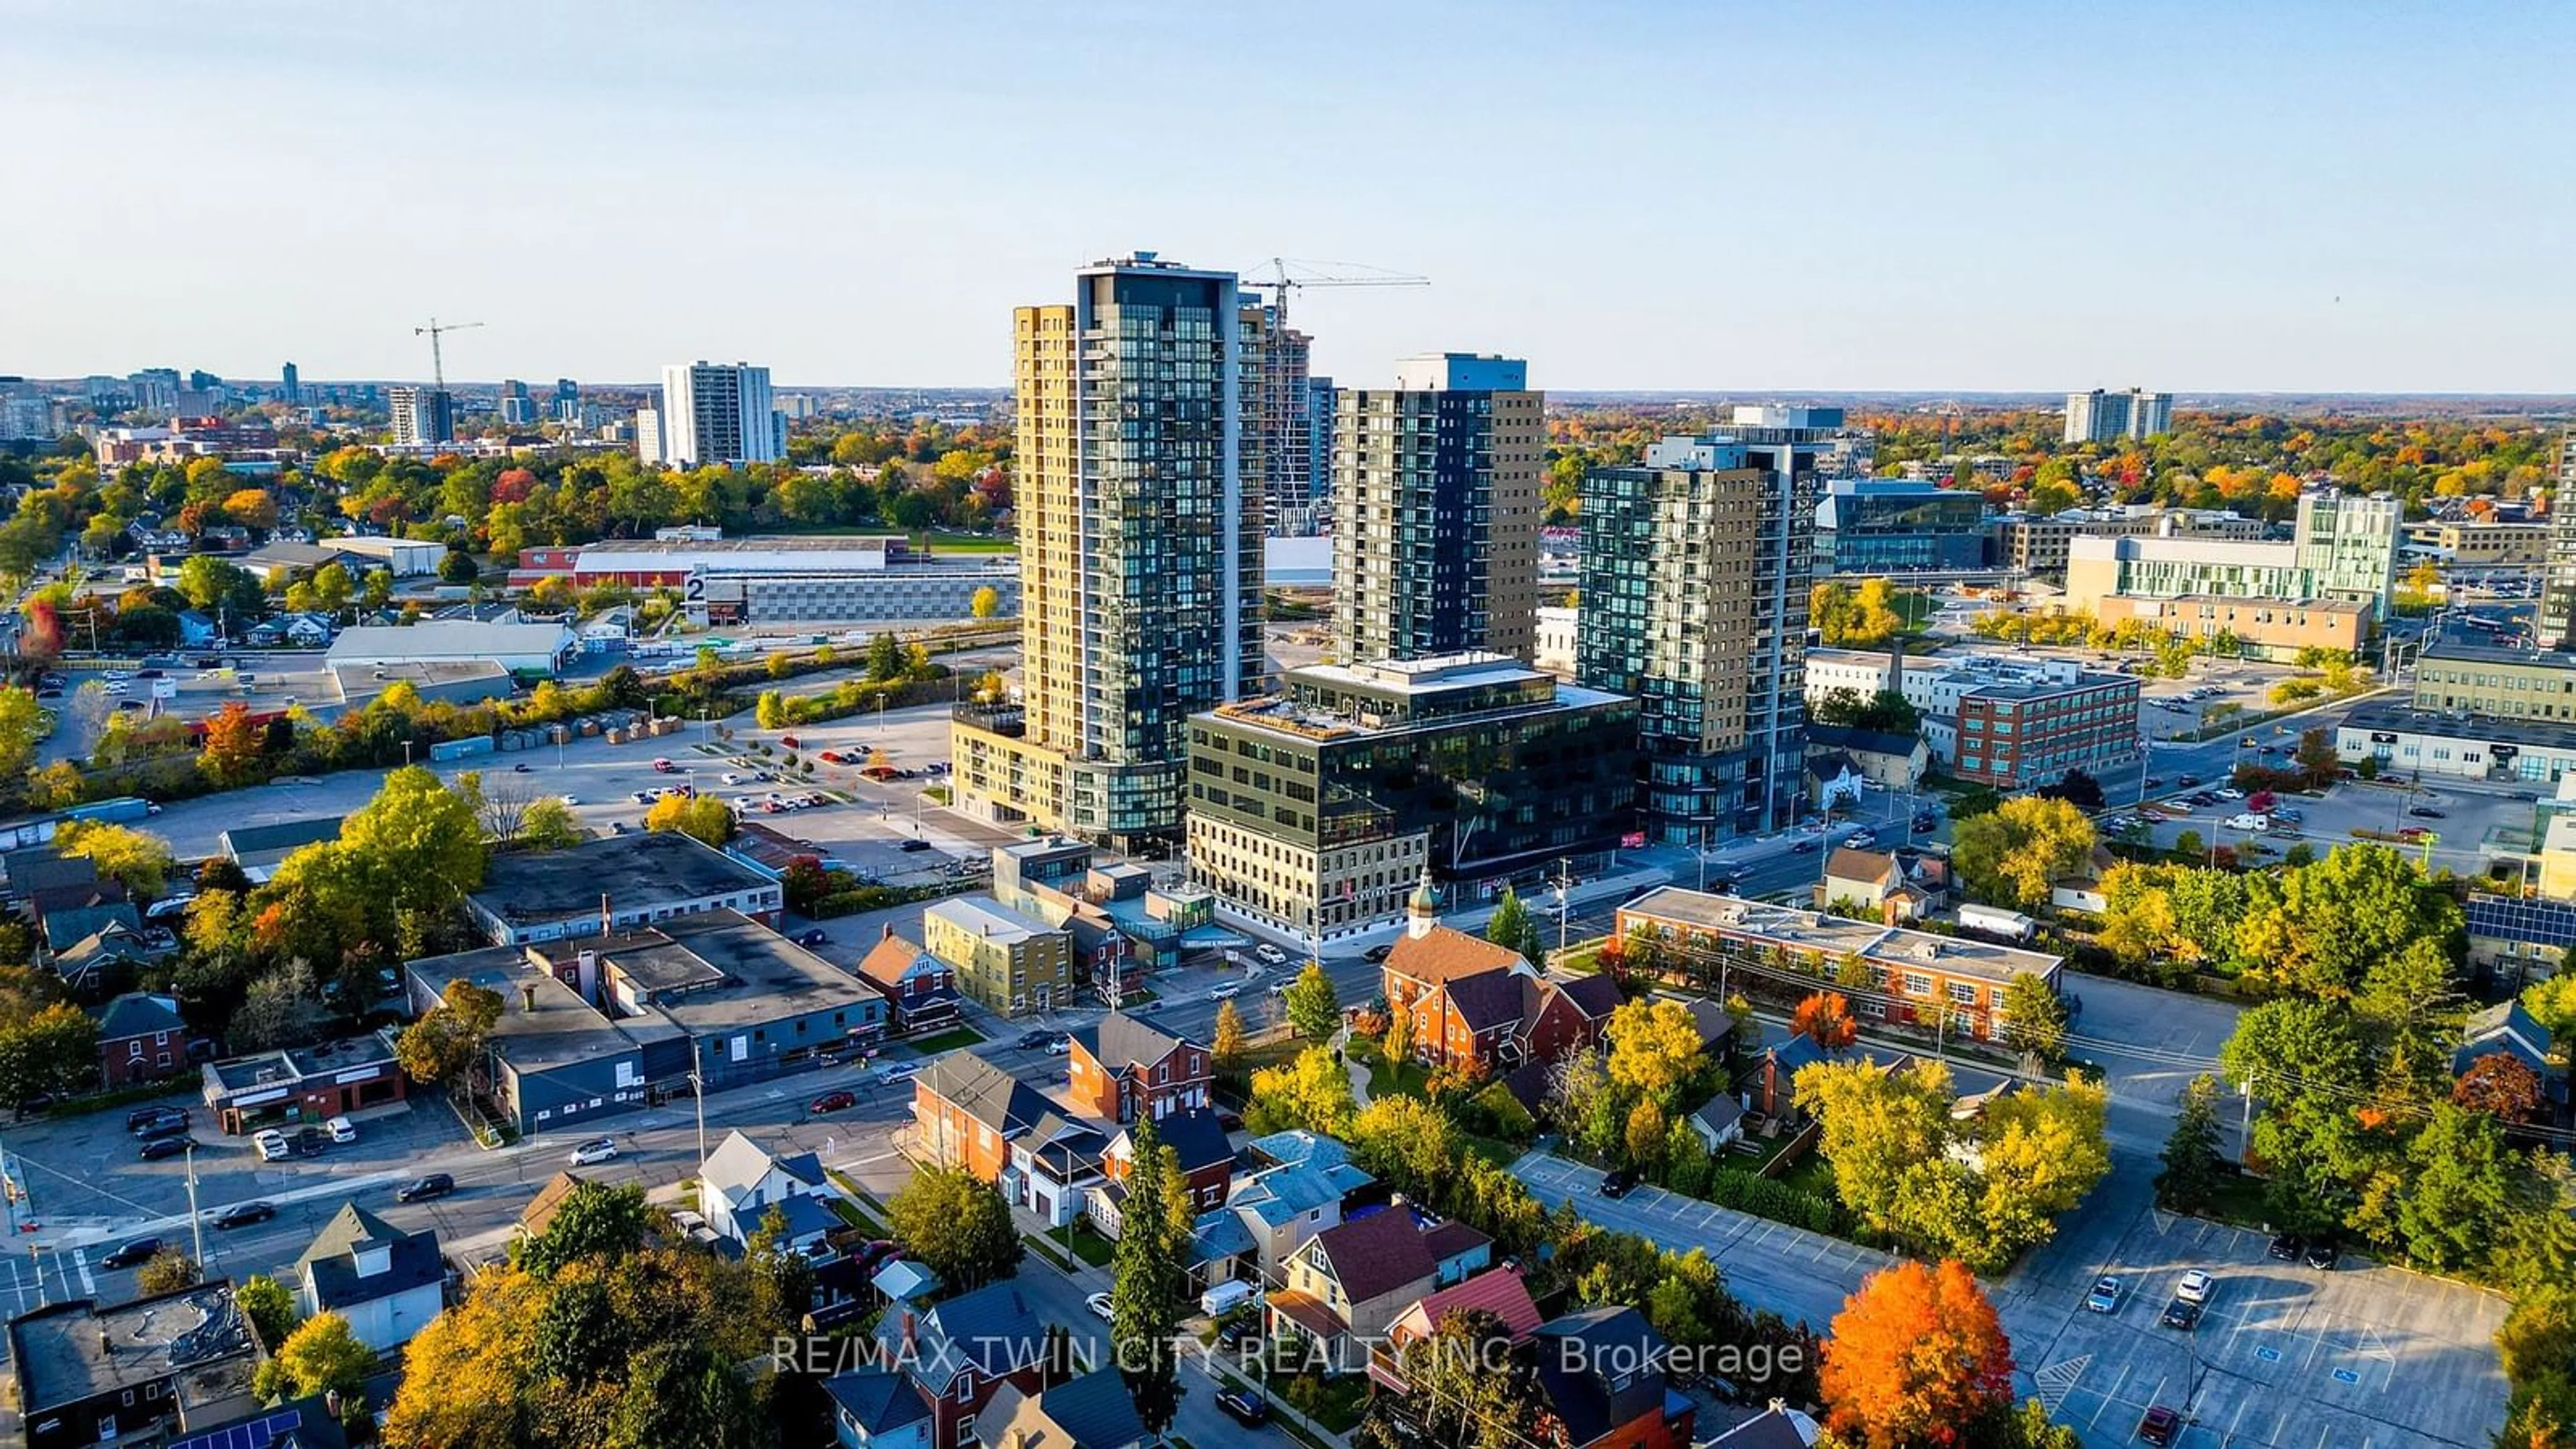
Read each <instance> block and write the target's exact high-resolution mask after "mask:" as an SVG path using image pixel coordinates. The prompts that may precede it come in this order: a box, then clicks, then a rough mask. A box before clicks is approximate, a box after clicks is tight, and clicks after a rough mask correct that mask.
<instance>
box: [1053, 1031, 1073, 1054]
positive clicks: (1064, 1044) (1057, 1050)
mask: <svg viewBox="0 0 2576 1449" xmlns="http://www.w3.org/2000/svg"><path fill="white" fill-rule="evenodd" d="M1072 1050H1073V1038H1071V1037H1069V1036H1058V1037H1049V1038H1048V1039H1047V1055H1048V1056H1051V1057H1060V1056H1064V1055H1066V1054H1067V1053H1069V1052H1071V1051H1072Z"/></svg>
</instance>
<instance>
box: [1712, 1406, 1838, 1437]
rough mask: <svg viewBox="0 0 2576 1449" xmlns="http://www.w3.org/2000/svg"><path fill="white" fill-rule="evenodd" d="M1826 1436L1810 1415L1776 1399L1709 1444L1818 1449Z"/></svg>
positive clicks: (1821, 1427) (1822, 1427) (1821, 1426)
mask: <svg viewBox="0 0 2576 1449" xmlns="http://www.w3.org/2000/svg"><path fill="white" fill-rule="evenodd" d="M1823 1432H1824V1426H1823V1425H1821V1424H1818V1423H1817V1422H1816V1421H1815V1419H1813V1418H1812V1417H1810V1416H1809V1415H1806V1414H1803V1413H1800V1412H1799V1411H1798V1410H1796V1409H1793V1408H1790V1407H1789V1406H1788V1405H1787V1404H1785V1403H1782V1402H1781V1401H1780V1400H1778V1399H1773V1400H1772V1401H1771V1406H1770V1407H1769V1408H1767V1409H1764V1410H1763V1411H1762V1412H1761V1413H1758V1414H1756V1415H1754V1416H1753V1417H1752V1418H1749V1419H1747V1420H1745V1421H1744V1422H1743V1423H1741V1424H1738V1425H1736V1426H1735V1427H1734V1428H1732V1429H1729V1430H1727V1431H1726V1432H1725V1433H1723V1434H1720V1435H1718V1436H1717V1437H1716V1438H1714V1439H1711V1440H1708V1441H1707V1442H1708V1444H1709V1445H1710V1446H1711V1449H1718V1446H1723V1449H1815V1443H1816V1440H1817V1438H1818V1437H1819V1436H1820V1435H1822V1434H1823Z"/></svg>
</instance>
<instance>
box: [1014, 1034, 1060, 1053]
mask: <svg viewBox="0 0 2576 1449" xmlns="http://www.w3.org/2000/svg"><path fill="white" fill-rule="evenodd" d="M1053 1040H1055V1033H1054V1032H1051V1031H1024V1032H1021V1033H1020V1039H1019V1040H1018V1041H1017V1042H1015V1043H1013V1045H1015V1046H1017V1047H1018V1048H1019V1049H1020V1050H1022V1051H1024V1052H1033V1051H1039V1050H1042V1049H1043V1048H1044V1047H1045V1046H1046V1044H1047V1043H1048V1042H1050V1041H1053Z"/></svg>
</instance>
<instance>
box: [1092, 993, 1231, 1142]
mask: <svg viewBox="0 0 2576 1449" xmlns="http://www.w3.org/2000/svg"><path fill="white" fill-rule="evenodd" d="M1215 1079H1216V1061H1215V1058H1214V1057H1212V1056H1210V1055H1209V1053H1208V1049H1207V1048H1206V1047H1203V1046H1201V1045H1199V1044H1198V1043H1197V1042H1194V1041H1191V1040H1189V1039H1187V1038H1186V1037H1177V1036H1174V1035H1172V1034H1171V1033H1170V1032H1167V1031H1163V1030H1161V1029H1160V1028H1157V1027H1151V1026H1147V1025H1146V1024H1145V1023H1143V1022H1141V1021H1139V1020H1137V1019H1136V1018H1134V1017H1132V1016H1129V1015H1128V1014H1127V1013H1125V1012H1123V1011H1113V1012H1111V1013H1109V1014H1108V1015H1107V1016H1104V1017H1102V1018H1101V1019H1100V1022H1099V1024H1098V1025H1097V1026H1087V1027H1084V1028H1083V1029H1082V1030H1080V1031H1077V1032H1075V1033H1074V1034H1073V1067H1072V1073H1071V1083H1072V1096H1073V1104H1074V1110H1076V1111H1078V1112H1080V1113H1082V1114H1083V1115H1084V1116H1086V1117H1097V1118H1099V1119H1100V1120H1102V1121H1104V1122H1133V1121H1135V1120H1136V1118H1137V1117H1138V1116H1139V1115H1142V1116H1147V1117H1152V1118H1155V1119H1157V1120H1159V1119H1161V1118H1163V1117H1166V1116H1169V1115H1170V1114H1172V1113H1174V1112H1188V1111H1195V1110H1197V1109H1199V1108H1202V1107H1209V1106H1213V1105H1214V1102H1213V1100H1212V1099H1211V1097H1210V1095H1209V1093H1210V1089H1211V1086H1212V1084H1213V1083H1214V1081H1215Z"/></svg>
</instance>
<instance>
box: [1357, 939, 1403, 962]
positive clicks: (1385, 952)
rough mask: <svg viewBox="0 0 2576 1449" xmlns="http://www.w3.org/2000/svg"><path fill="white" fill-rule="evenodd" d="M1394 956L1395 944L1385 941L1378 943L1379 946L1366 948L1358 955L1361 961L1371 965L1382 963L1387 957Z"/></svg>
mask: <svg viewBox="0 0 2576 1449" xmlns="http://www.w3.org/2000/svg"><path fill="white" fill-rule="evenodd" d="M1394 954H1395V943H1393V942H1391V941H1385V942H1380V943H1379V944H1377V945H1374V946H1371V947H1369V948H1368V949H1367V950H1365V951H1362V952H1361V953H1360V957H1361V959H1363V960H1366V961H1369V962H1371V963H1376V962H1382V961H1384V960H1385V959H1386V958H1387V957H1389V956H1392V955H1394Z"/></svg>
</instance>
